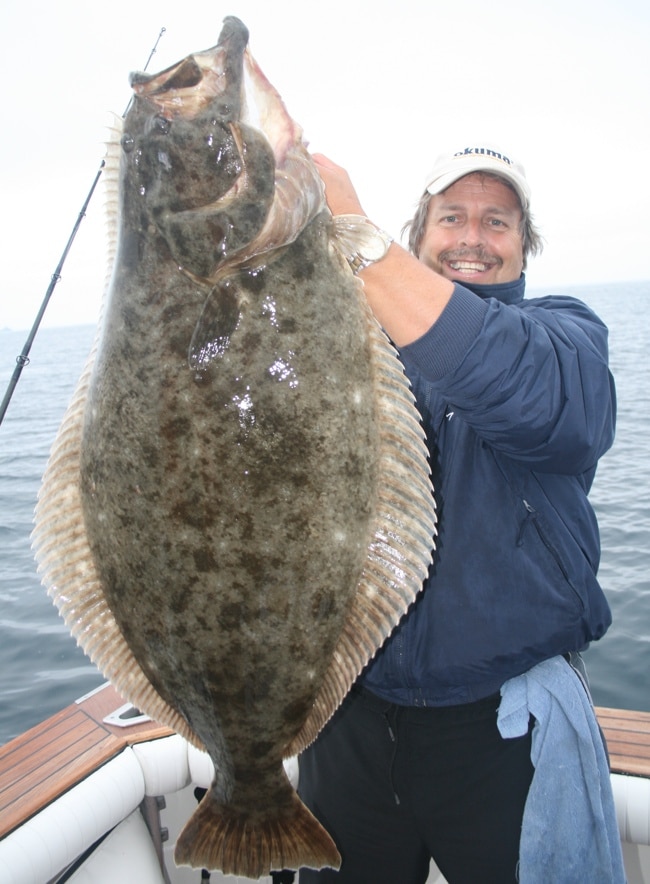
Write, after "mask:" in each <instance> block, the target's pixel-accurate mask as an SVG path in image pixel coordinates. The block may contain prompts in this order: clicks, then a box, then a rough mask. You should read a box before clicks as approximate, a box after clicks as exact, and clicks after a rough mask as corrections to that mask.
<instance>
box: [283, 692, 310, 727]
mask: <svg viewBox="0 0 650 884" xmlns="http://www.w3.org/2000/svg"><path fill="white" fill-rule="evenodd" d="M311 705H312V703H311V700H310V699H305V698H303V699H299V700H295V701H294V702H293V703H287V705H286V706H284V707H283V709H282V717H283V719H284V720H285V722H287V723H288V724H289V723H295V724H300V723H302V722H303V721H304V720H305V718H306V717H307V714H308V712H309V710H310V709H311Z"/></svg>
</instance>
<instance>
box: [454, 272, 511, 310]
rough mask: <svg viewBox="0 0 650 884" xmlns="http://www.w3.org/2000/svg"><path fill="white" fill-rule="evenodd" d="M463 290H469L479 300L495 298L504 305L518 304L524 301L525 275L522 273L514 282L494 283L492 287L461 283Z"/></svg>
mask: <svg viewBox="0 0 650 884" xmlns="http://www.w3.org/2000/svg"><path fill="white" fill-rule="evenodd" d="M462 286H463V288H466V289H469V290H470V292H473V293H474V294H475V295H478V296H479V298H496V299H497V301H501V302H502V303H504V304H518V303H519V302H520V301H523V299H524V290H525V288H526V274H525V273H522V274H521V276H520V277H519V279H515V280H514V282H503V283H496V284H493V285H479V284H475V285H472V284H471V283H467V282H464V283H462Z"/></svg>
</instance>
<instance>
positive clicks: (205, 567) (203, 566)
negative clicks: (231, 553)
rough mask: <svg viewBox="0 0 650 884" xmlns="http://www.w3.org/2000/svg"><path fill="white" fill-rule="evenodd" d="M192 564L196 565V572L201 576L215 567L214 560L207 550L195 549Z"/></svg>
mask: <svg viewBox="0 0 650 884" xmlns="http://www.w3.org/2000/svg"><path fill="white" fill-rule="evenodd" d="M194 564H195V565H196V570H197V571H199V572H200V573H203V574H205V573H207V572H209V571H214V569H215V568H216V566H217V562H216V559H215V558H214V556H213V555H212V553H211V552H210V550H209V549H195V550H194Z"/></svg>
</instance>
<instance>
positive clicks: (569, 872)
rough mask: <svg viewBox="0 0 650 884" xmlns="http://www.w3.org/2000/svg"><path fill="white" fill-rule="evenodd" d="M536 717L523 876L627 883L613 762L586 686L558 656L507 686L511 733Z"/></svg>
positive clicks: (502, 719)
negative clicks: (617, 811) (607, 752)
mask: <svg viewBox="0 0 650 884" xmlns="http://www.w3.org/2000/svg"><path fill="white" fill-rule="evenodd" d="M529 715H533V716H534V718H535V725H534V727H533V735H532V748H531V759H532V762H533V765H534V767H535V774H534V776H533V781H532V784H531V787H530V791H529V793H528V798H527V800H526V806H525V809H524V818H523V823H522V831H521V846H520V853H519V881H520V882H521V884H586V882H589V884H625V869H624V866H623V856H622V852H621V842H620V837H619V833H618V825H617V822H616V810H615V807H614V796H613V794H612V786H611V781H610V778H609V765H608V761H607V756H606V753H605V749H604V746H603V741H602V737H601V734H600V730H599V728H598V723H597V721H596V715H595V713H594V710H593V706H592V704H591V699H590V697H589V694H588V691H587V689H586V686H585V685H584V684H583V683H582V682H581V679H580V677H579V676H578V675H577V674H576V673H575V672H574V670H573V668H572V667H571V666H570V665H569V664H568V663H567V661H566V660H565V659H564V658H563V657H554V658H553V659H552V660H545V661H544V662H543V663H540V664H539V665H538V666H535V667H534V668H533V669H531V670H530V671H529V672H526V673H524V675H519V676H517V677H516V678H512V679H510V680H509V681H507V682H506V683H505V684H504V685H503V687H502V688H501V704H500V706H499V713H498V718H497V723H498V726H499V731H500V733H501V736H502V737H504V738H505V739H508V738H511V737H519V736H522V735H523V734H525V733H526V732H527V730H528V721H529Z"/></svg>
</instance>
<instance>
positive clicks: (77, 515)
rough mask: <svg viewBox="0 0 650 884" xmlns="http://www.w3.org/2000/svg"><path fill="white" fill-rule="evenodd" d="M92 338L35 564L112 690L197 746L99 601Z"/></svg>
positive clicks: (50, 469) (110, 164) (44, 490)
mask: <svg viewBox="0 0 650 884" xmlns="http://www.w3.org/2000/svg"><path fill="white" fill-rule="evenodd" d="M119 123H120V121H119V120H117V118H116V124H115V125H114V126H113V127H112V129H111V139H110V141H109V144H108V145H107V154H106V160H105V166H104V180H105V187H106V206H107V222H108V226H109V233H108V242H109V257H110V259H111V261H112V259H113V258H114V255H115V251H116V243H117V229H116V228H117V223H116V221H117V180H118V171H117V168H116V167H117V166H119V138H120V135H121V128H120V125H119ZM109 278H110V271H109ZM98 340H99V336H98V338H97V340H96V341H95V343H94V345H93V347H92V350H91V353H90V356H89V357H88V360H87V362H86V365H85V366H84V369H83V372H82V375H81V378H80V380H79V383H78V384H77V388H76V390H75V393H74V395H73V397H72V401H71V403H70V405H69V406H68V409H67V411H66V414H65V416H64V418H63V421H62V423H61V427H60V428H59V432H58V434H57V436H56V439H55V440H54V444H53V446H52V451H51V453H50V457H49V460H48V463H47V466H46V469H45V473H44V475H43V482H42V484H41V488H40V491H39V497H38V502H37V505H36V515H35V527H34V531H33V533H32V546H33V548H34V552H35V555H36V560H37V562H38V566H39V567H38V570H39V573H40V574H41V577H42V581H43V584H44V585H45V587H46V588H47V591H48V594H49V595H50V596H51V598H52V600H53V601H54V604H55V605H56V606H57V608H58V609H59V613H60V614H61V616H62V617H63V619H64V621H65V623H66V625H67V627H68V628H69V630H70V632H71V633H72V635H73V637H74V638H75V639H76V641H77V643H78V644H79V645H80V647H81V648H82V649H83V650H84V652H85V653H86V654H87V655H88V657H90V659H91V660H92V662H93V663H94V664H95V665H96V666H97V667H98V669H99V670H100V671H101V672H102V673H103V674H104V675H105V676H106V677H107V678H108V679H109V680H110V681H111V682H112V684H113V685H114V686H115V688H116V689H117V690H118V691H119V692H120V693H121V694H122V695H123V696H124V697H125V698H126V699H127V700H129V701H130V702H131V703H133V705H134V706H136V707H137V708H138V709H141V710H142V711H143V712H146V713H147V715H149V716H150V717H151V718H153V719H154V720H156V721H158V722H160V723H161V724H164V725H167V726H168V727H170V728H172V729H173V730H175V731H176V732H177V733H179V734H181V735H182V736H183V737H185V738H186V739H188V740H189V741H190V742H192V743H194V744H195V745H196V746H198V747H199V748H203V746H202V743H201V741H200V740H199V738H198V737H197V736H196V735H195V734H194V733H193V731H192V730H191V729H190V728H189V726H188V724H187V722H186V721H185V719H183V718H182V717H181V716H180V715H179V714H178V713H177V712H175V711H174V710H173V709H171V707H170V706H169V705H168V704H167V703H166V702H165V701H164V700H163V699H162V698H161V697H160V695H159V694H158V693H157V692H156V691H155V690H154V689H153V687H152V686H151V683H150V682H149V679H148V678H147V677H146V675H145V674H144V672H143V671H142V669H141V668H140V666H139V664H138V663H137V661H136V659H135V657H134V656H133V653H132V652H131V650H130V648H129V646H128V645H127V643H126V641H125V639H124V637H123V635H122V633H121V631H120V628H119V626H118V625H117V622H116V621H115V618H114V617H113V614H112V613H111V610H110V608H109V607H108V605H107V603H106V600H105V597H104V592H103V589H102V584H101V580H100V578H99V575H98V573H97V570H96V568H95V565H94V561H93V555H92V551H91V549H90V545H89V543H88V538H87V536H86V529H85V524H84V515H83V507H82V499H81V486H80V470H79V465H80V455H81V438H82V432H83V423H84V414H85V406H86V400H87V397H88V387H89V384H90V379H91V375H92V369H93V365H94V361H95V356H96V353H97V346H98Z"/></svg>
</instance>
